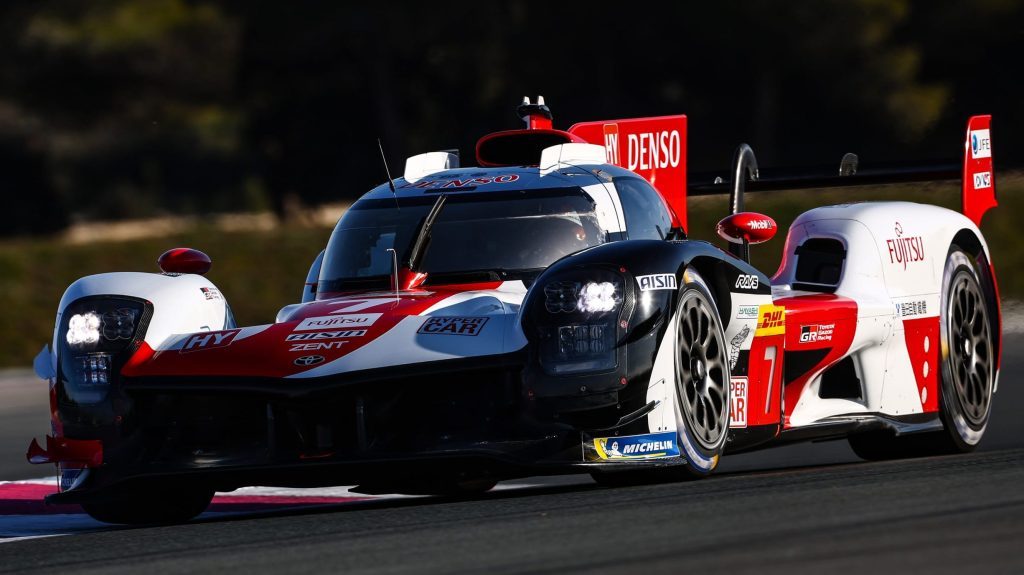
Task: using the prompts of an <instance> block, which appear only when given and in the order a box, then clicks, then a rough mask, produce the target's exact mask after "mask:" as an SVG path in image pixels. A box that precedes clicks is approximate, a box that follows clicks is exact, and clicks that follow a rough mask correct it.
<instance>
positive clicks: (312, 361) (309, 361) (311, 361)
mask: <svg viewBox="0 0 1024 575" xmlns="http://www.w3.org/2000/svg"><path fill="white" fill-rule="evenodd" d="M323 360H324V356H322V355H304V356H302V357H300V358H296V360H295V361H294V362H293V363H294V364H295V365H300V366H302V367H309V366H311V365H316V364H318V363H320V362H322V361H323Z"/></svg>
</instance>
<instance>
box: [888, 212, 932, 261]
mask: <svg viewBox="0 0 1024 575" xmlns="http://www.w3.org/2000/svg"><path fill="white" fill-rule="evenodd" d="M893 231H894V232H896V237H895V238H889V239H887V240H885V245H886V247H888V248H889V263H890V264H894V265H896V266H900V265H902V266H903V269H904V270H905V269H907V264H908V263H912V262H920V261H924V239H923V238H922V237H921V236H906V237H904V236H903V226H902V225H901V224H900V223H899V222H896V225H894V226H893Z"/></svg>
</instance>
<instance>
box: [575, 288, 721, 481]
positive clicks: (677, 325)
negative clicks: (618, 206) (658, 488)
mask: <svg viewBox="0 0 1024 575" xmlns="http://www.w3.org/2000/svg"><path fill="white" fill-rule="evenodd" d="M685 277H686V278H688V281H687V283H686V284H685V285H684V286H683V289H682V290H681V291H680V293H679V300H678V305H677V309H676V314H675V316H674V318H673V323H672V328H671V329H672V330H673V332H671V333H670V334H666V337H670V336H672V337H674V338H675V358H674V359H675V394H674V395H675V399H676V401H675V406H674V409H675V416H676V428H677V430H678V434H677V436H678V441H679V450H680V455H681V456H682V457H683V458H685V460H686V464H685V465H667V466H661V467H647V468H642V469H635V470H623V471H617V470H614V469H613V470H610V471H609V470H602V471H595V472H592V473H591V477H593V478H594V480H595V481H596V482H597V483H599V484H601V485H606V486H612V487H616V486H622V485H634V484H639V483H655V482H666V481H677V480H682V479H699V478H702V477H705V476H707V475H708V474H709V473H711V472H712V471H713V470H714V469H715V467H717V466H718V461H719V459H720V458H721V455H722V452H723V450H724V449H725V442H726V439H727V436H728V434H729V404H730V400H729V380H730V377H731V376H730V372H729V363H728V357H727V356H726V347H725V331H724V329H723V328H722V322H721V320H720V319H719V316H718V311H717V308H716V307H715V305H714V300H713V298H712V296H711V293H710V292H709V291H708V290H707V288H706V287H705V284H704V282H703V280H702V279H701V278H700V277H699V276H698V275H697V274H696V273H694V272H693V271H688V272H687V273H686V274H685Z"/></svg>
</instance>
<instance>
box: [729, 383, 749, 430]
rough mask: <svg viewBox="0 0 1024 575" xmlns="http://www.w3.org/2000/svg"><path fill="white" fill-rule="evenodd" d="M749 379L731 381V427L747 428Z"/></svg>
mask: <svg viewBox="0 0 1024 575" xmlns="http://www.w3.org/2000/svg"><path fill="white" fill-rule="evenodd" d="M747 389H748V388H747V378H745V377H734V378H732V379H731V380H730V381H729V397H730V402H731V409H730V410H729V427H746V426H747Z"/></svg>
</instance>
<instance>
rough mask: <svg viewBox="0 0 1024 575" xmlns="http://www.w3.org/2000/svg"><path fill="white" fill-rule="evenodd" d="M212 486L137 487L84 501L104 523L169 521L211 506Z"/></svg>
mask: <svg viewBox="0 0 1024 575" xmlns="http://www.w3.org/2000/svg"><path fill="white" fill-rule="evenodd" d="M213 494H214V492H213V490H212V489H209V488H206V487H196V486H188V487H178V488H175V487H166V488H158V487H157V486H153V487H152V488H150V489H134V490H132V492H131V493H129V494H121V495H119V496H118V498H117V499H112V500H107V501H98V502H92V503H82V508H83V509H85V512H86V513H88V514H89V516H90V517H92V518H93V519H95V520H97V521H102V522H104V523H117V524H122V525H154V524H156V525H166V524H172V523H184V522H186V521H189V520H191V519H193V518H195V517H196V516H198V515H199V514H200V513H202V512H203V511H206V508H207V507H209V505H210V501H212V500H213Z"/></svg>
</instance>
